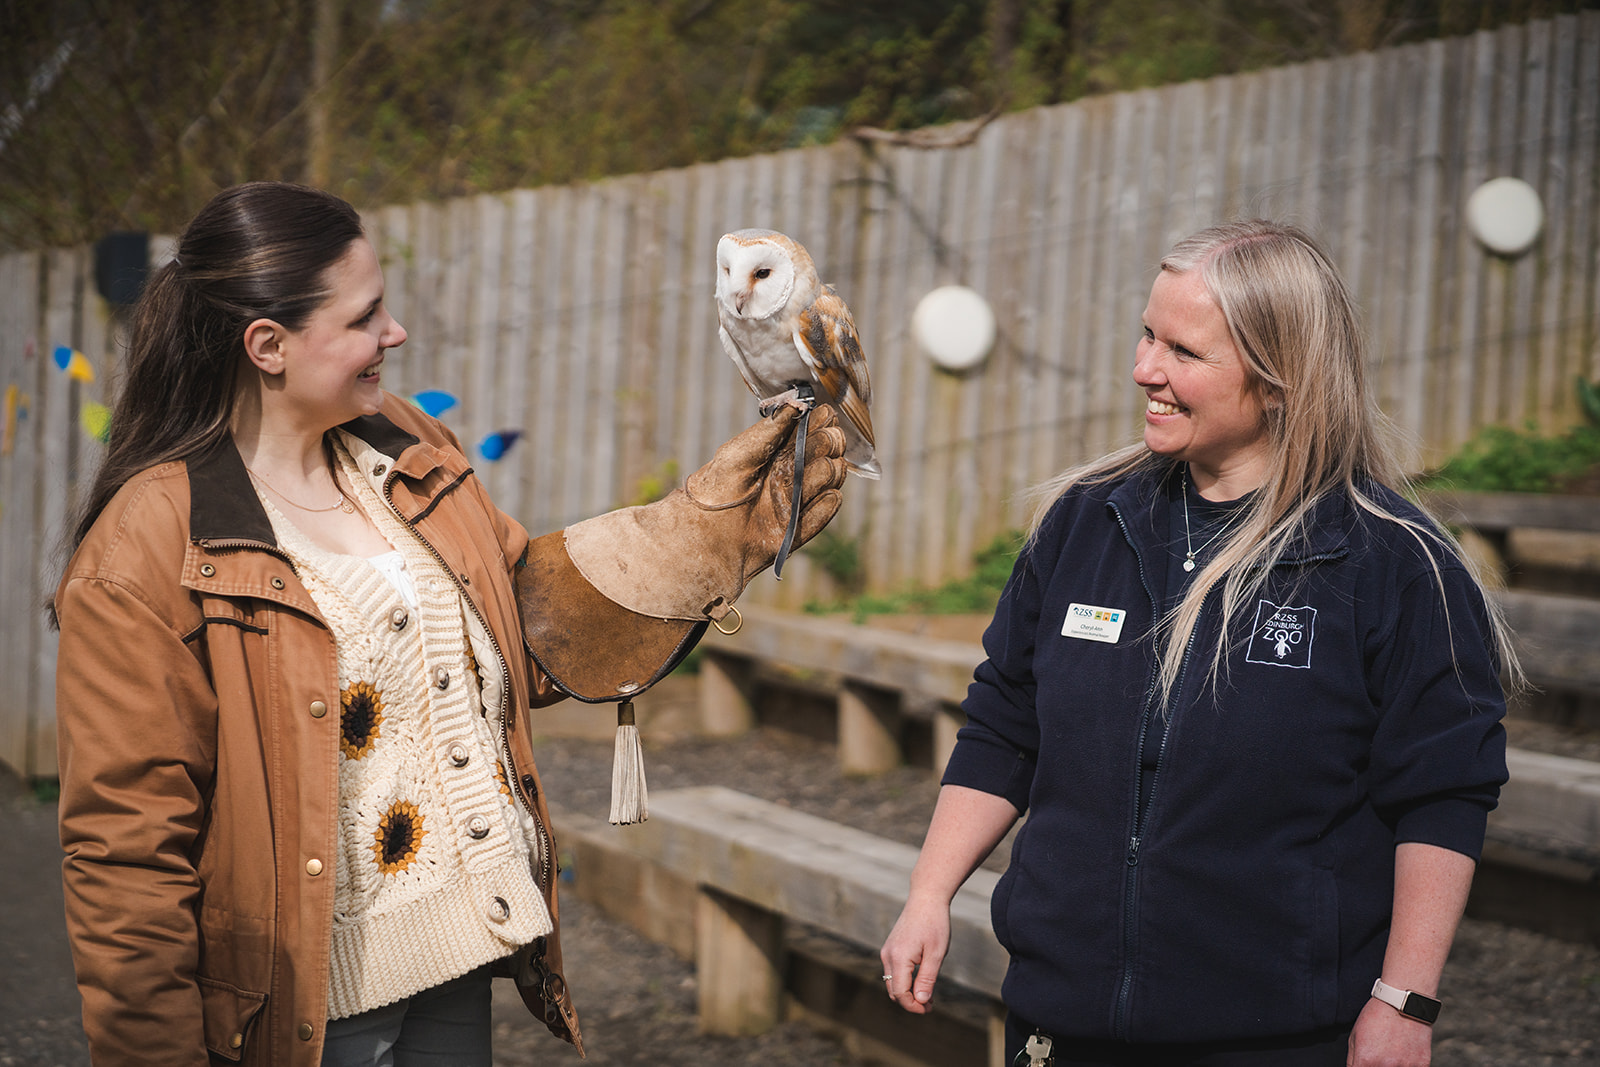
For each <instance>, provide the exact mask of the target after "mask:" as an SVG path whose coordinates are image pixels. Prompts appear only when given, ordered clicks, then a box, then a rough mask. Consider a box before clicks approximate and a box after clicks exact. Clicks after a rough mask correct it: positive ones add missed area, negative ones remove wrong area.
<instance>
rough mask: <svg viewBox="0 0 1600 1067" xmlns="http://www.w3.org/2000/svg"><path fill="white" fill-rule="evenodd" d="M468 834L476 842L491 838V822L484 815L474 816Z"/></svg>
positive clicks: (469, 823) (468, 822) (469, 822)
mask: <svg viewBox="0 0 1600 1067" xmlns="http://www.w3.org/2000/svg"><path fill="white" fill-rule="evenodd" d="M467 833H468V834H469V835H471V837H472V839H473V840H474V841H482V840H483V839H484V838H486V837H488V836H489V820H488V819H485V818H484V817H483V816H482V815H474V816H473V817H472V818H470V819H468V820H467ZM496 899H499V898H496Z"/></svg>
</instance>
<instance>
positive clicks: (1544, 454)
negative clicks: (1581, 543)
mask: <svg viewBox="0 0 1600 1067" xmlns="http://www.w3.org/2000/svg"><path fill="white" fill-rule="evenodd" d="M1597 466H1600V423H1591V424H1585V425H1581V426H1577V427H1574V428H1573V429H1571V430H1568V431H1567V432H1566V433H1563V434H1557V435H1546V434H1542V433H1540V432H1539V431H1538V429H1537V428H1536V427H1535V426H1534V425H1533V424H1532V423H1529V424H1528V426H1527V427H1526V428H1525V429H1523V430H1520V431H1519V430H1513V429H1511V428H1509V427H1506V426H1489V427H1485V428H1484V429H1482V430H1480V431H1479V432H1478V433H1477V434H1476V435H1475V436H1474V437H1473V438H1472V439H1471V440H1470V441H1468V442H1467V443H1466V444H1464V445H1462V446H1461V448H1460V450H1459V451H1457V452H1456V454H1455V455H1454V456H1452V457H1450V459H1449V461H1448V462H1446V463H1445V465H1444V466H1442V467H1440V468H1439V469H1438V470H1437V471H1435V472H1434V473H1433V474H1432V475H1430V476H1429V477H1428V478H1427V479H1425V480H1424V481H1423V483H1422V484H1423V485H1424V486H1426V487H1428V488H1435V489H1459V490H1468V491H1478V492H1522V493H1554V492H1560V491H1562V490H1563V489H1564V488H1566V486H1567V485H1568V484H1569V483H1571V482H1574V481H1576V480H1577V479H1579V478H1580V477H1582V476H1583V475H1585V474H1586V473H1588V472H1590V471H1591V470H1592V469H1593V468H1595V467H1597Z"/></svg>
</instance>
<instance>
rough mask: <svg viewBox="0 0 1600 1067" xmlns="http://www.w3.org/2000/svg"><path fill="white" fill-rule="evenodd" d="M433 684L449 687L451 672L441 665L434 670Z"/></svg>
mask: <svg viewBox="0 0 1600 1067" xmlns="http://www.w3.org/2000/svg"><path fill="white" fill-rule="evenodd" d="M433 684H434V685H436V686H438V687H439V688H440V689H449V688H450V672H449V671H447V670H445V669H444V668H443V667H440V668H439V669H438V670H436V671H434V672H433Z"/></svg>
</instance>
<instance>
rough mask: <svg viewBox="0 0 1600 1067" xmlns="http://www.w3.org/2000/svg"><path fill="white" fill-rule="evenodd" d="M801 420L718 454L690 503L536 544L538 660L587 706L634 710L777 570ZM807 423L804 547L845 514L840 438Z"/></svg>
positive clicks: (665, 505) (604, 518)
mask: <svg viewBox="0 0 1600 1067" xmlns="http://www.w3.org/2000/svg"><path fill="white" fill-rule="evenodd" d="M797 419H798V412H797V411H796V410H795V409H794V408H790V407H785V408H784V409H782V410H780V411H779V412H778V413H777V414H776V415H774V416H773V417H771V418H769V419H763V420H762V421H761V422H758V423H756V424H755V425H754V426H751V427H750V428H749V429H747V430H745V431H744V432H743V433H741V434H739V435H738V436H737V437H734V438H733V439H732V440H730V441H728V442H727V443H726V444H724V445H723V446H722V447H721V448H719V449H717V453H716V455H715V456H713V457H712V458H711V461H710V462H709V463H707V464H706V465H705V466H703V467H701V468H700V469H699V470H697V471H695V472H694V473H693V474H691V475H690V476H689V478H688V480H687V481H686V482H685V484H684V486H683V488H682V489H675V490H673V491H672V492H671V493H669V494H668V495H667V496H666V497H665V498H664V499H662V500H658V501H657V502H655V503H654V504H647V505H645V506H643V507H631V508H621V509H618V510H617V511H612V512H608V513H606V514H604V515H600V516H598V517H596V518H593V519H588V520H586V521H584V522H580V523H577V524H575V525H572V526H569V527H567V528H566V529H565V530H564V531H562V532H560V533H553V534H546V535H545V536H543V537H540V538H536V539H535V540H534V541H532V542H531V543H530V544H529V546H528V553H527V556H526V557H525V561H526V565H525V566H524V567H523V568H521V570H520V571H519V572H518V575H517V600H518V604H519V606H520V608H521V611H522V626H523V635H524V638H525V640H526V641H527V645H528V651H529V653H530V654H531V655H532V656H533V658H534V660H535V661H536V662H537V663H538V664H539V666H540V668H541V669H542V670H543V671H544V672H545V674H547V675H548V676H549V678H550V680H551V681H552V682H553V683H554V684H555V686H556V688H558V689H560V690H561V691H562V692H564V693H567V694H568V695H570V696H575V697H577V698H578V699H579V700H584V701H589V702H599V701H608V700H625V699H628V698H630V697H633V696H637V695H638V694H639V693H642V692H643V691H644V690H646V689H648V688H649V687H650V686H652V685H654V684H655V683H656V682H657V681H659V680H660V679H661V678H662V677H663V676H665V675H666V674H667V672H668V671H670V670H671V669H672V668H673V667H675V666H676V665H677V664H678V662H679V661H680V660H681V659H682V658H683V657H684V656H685V655H687V654H688V652H689V650H690V649H692V648H693V647H694V645H695V643H696V642H698V641H699V639H700V636H701V635H702V634H703V633H704V632H705V628H706V626H707V624H708V623H709V622H711V621H715V620H720V619H721V618H722V617H723V616H724V615H726V614H728V612H729V611H730V610H731V609H732V607H733V603H734V601H735V600H737V599H738V598H739V594H740V593H742V592H743V591H744V587H745V585H746V584H747V583H748V582H749V581H750V580H751V579H752V578H754V577H755V576H756V575H758V574H760V573H761V572H762V571H763V570H765V569H766V568H768V567H770V566H771V565H772V561H773V558H774V557H775V556H776V555H777V552H778V546H779V544H780V543H781V542H782V541H783V536H784V530H785V527H786V526H787V524H788V521H789V511H790V507H791V504H790V498H791V491H792V488H793V478H794V450H793V448H792V447H788V446H789V445H790V442H791V440H792V438H793V435H794V430H795V425H796V422H797ZM837 422H838V418H837V416H836V414H835V413H834V411H833V409H832V408H831V407H829V406H827V405H819V406H818V407H816V408H815V409H814V410H813V411H812V413H811V423H810V432H809V435H808V438H807V441H806V452H805V455H806V459H805V465H804V484H803V486H802V504H801V509H800V528H799V532H798V534H797V535H796V538H795V546H796V547H798V546H800V545H802V544H804V543H805V542H807V541H809V540H810V539H811V538H812V537H814V536H816V535H817V534H818V533H819V532H821V530H822V528H823V527H825V526H826V525H827V524H828V521H829V520H830V519H832V518H833V516H834V514H835V512H837V511H838V510H839V504H840V501H841V499H842V498H841V495H840V492H839V487H840V485H841V484H842V483H843V482H844V477H845V471H846V469H847V468H846V466H845V463H844V460H843V458H842V457H843V455H844V448H845V436H844V432H843V431H842V430H841V429H839V427H838V425H837Z"/></svg>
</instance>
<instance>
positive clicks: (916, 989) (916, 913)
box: [879, 785, 1020, 1015]
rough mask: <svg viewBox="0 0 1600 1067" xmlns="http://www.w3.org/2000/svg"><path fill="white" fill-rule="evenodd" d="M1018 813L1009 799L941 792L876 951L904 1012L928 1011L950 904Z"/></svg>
mask: <svg viewBox="0 0 1600 1067" xmlns="http://www.w3.org/2000/svg"><path fill="white" fill-rule="evenodd" d="M1019 815H1020V813H1019V812H1018V811H1017V809H1016V808H1014V807H1012V806H1011V802H1010V801H1008V800H1006V799H1005V798H1004V797H998V796H995V795H994V794H992V793H985V792H982V791H980V790H977V789H969V788H967V787H966V786H961V785H947V786H944V787H943V788H941V789H940V790H939V802H938V803H937V804H936V805H934V809H933V820H932V822H931V823H930V824H929V825H928V836H927V839H926V840H925V841H924V842H923V844H922V854H921V855H919V856H918V857H917V865H916V867H915V868H913V869H912V871H911V892H910V893H909V895H908V896H907V897H906V906H905V909H904V910H903V911H901V912H900V918H899V919H898V920H897V921H896V922H895V924H894V929H893V930H891V931H890V932H889V939H888V940H887V941H885V942H884V943H883V950H882V951H881V952H880V953H879V958H880V959H881V960H882V961H883V973H884V974H885V975H888V976H889V977H888V978H886V979H884V985H885V986H887V987H888V992H889V996H890V997H891V998H892V999H893V1000H894V1001H895V1002H896V1003H897V1004H899V1005H900V1006H901V1007H902V1008H904V1009H905V1010H906V1011H909V1012H915V1013H917V1014H919V1015H920V1014H923V1013H925V1012H926V1011H927V1010H928V1003H929V1001H931V1000H932V999H933V984H934V982H935V981H937V980H938V978H939V967H940V965H942V964H943V963H944V956H945V952H946V951H947V950H948V949H949V947H950V901H951V900H952V899H954V898H955V895H956V890H958V889H960V888H961V885H962V883H963V882H965V881H966V880H967V878H968V877H969V876H970V875H971V874H972V872H973V871H975V870H977V869H978V865H979V864H981V863H982V862H983V861H984V859H985V858H987V857H988V855H989V853H991V852H993V851H994V847H995V845H997V844H999V843H1000V839H1001V838H1002V837H1004V836H1005V835H1006V831H1008V830H1010V829H1011V827H1012V824H1014V823H1015V822H1016V821H1017V819H1018V817H1019ZM913 975H915V980H914V981H913Z"/></svg>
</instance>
